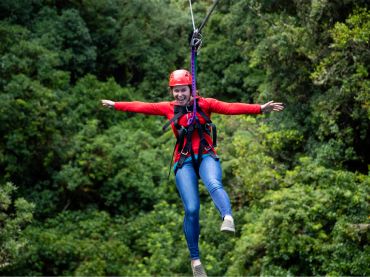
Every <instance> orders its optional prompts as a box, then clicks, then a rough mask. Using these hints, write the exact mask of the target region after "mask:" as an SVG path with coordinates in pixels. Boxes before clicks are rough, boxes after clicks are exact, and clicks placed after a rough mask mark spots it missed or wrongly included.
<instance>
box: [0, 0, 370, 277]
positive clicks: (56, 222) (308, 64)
mask: <svg viewBox="0 0 370 277" xmlns="http://www.w3.org/2000/svg"><path fill="white" fill-rule="evenodd" d="M211 4H212V1H210V0H200V1H195V3H194V4H193V9H194V16H195V19H196V22H197V24H199V23H200V21H201V19H202V18H203V16H204V15H205V14H206V12H207V8H209V7H210V5H211ZM191 28H192V25H191V20H190V14H189V12H188V1H182V0H139V1H121V0H109V1H101V0H88V1H76V0H68V1H58V0H52V1H50V0H48V1H46V0H34V1H23V0H2V1H1V2H0V103H1V105H0V134H1V136H0V228H1V229H0V273H1V274H3V275H95V276H103V275H128V276H145V275H146V276H148V275H156V276H165V275H166V276H169V275H185V274H190V266H189V258H188V251H187V248H186V243H185V239H184V237H183V234H182V216H183V209H182V204H181V201H180V199H179V197H178V194H177V191H176V187H175V185H174V179H173V176H171V177H170V178H168V170H169V163H170V159H171V154H172V147H173V143H174V140H173V137H172V134H170V133H162V132H161V126H162V125H163V124H164V122H165V120H164V119H163V118H159V117H148V116H144V115H137V114H136V115H134V114H130V113H119V112H114V111H113V110H108V109H105V108H103V107H101V105H100V99H112V100H115V101H120V100H126V101H130V100H145V101H162V100H163V99H165V100H168V99H170V96H169V95H168V91H167V87H166V83H167V76H168V73H169V72H170V71H172V70H174V69H176V68H180V67H183V68H188V67H189V66H188V65H189V49H188V45H187V39H188V34H189V32H190V31H191ZM203 35H204V40H203V46H202V48H201V49H200V52H199V56H198V63H199V64H198V77H199V78H198V86H199V88H200V92H201V94H202V95H203V96H207V97H215V98H218V99H221V100H225V101H229V102H232V101H243V102H249V103H264V102H266V101H268V100H275V101H282V102H284V103H285V104H286V109H285V111H284V112H283V113H273V114H269V115H260V116H232V117H231V116H230V117H226V116H220V115H214V116H213V119H214V121H215V122H216V123H217V126H218V130H220V133H219V145H220V146H219V148H218V152H219V154H220V155H221V157H222V165H223V173H224V185H225V188H226V190H227V191H228V193H229V195H230V198H231V201H232V205H233V208H234V215H235V220H236V223H237V233H236V235H235V236H234V237H226V236H225V235H223V234H221V233H220V232H219V224H220V219H219V216H218V214H217V212H216V210H215V208H214V206H213V204H212V203H211V200H210V197H209V195H208V193H207V192H206V190H205V188H204V187H203V186H202V185H201V187H200V193H201V198H202V208H201V226H202V230H201V243H200V248H201V253H202V260H203V263H204V265H205V267H206V270H207V272H208V274H209V275H232V276H241V275H243V276H245V275H274V276H275V275H276V276H277V275H285V276H286V275H356V276H361V275H362V276H366V275H370V270H369V266H368V265H369V264H370V247H369V244H368V243H369V234H370V231H369V230H370V222H369V220H370V218H369V215H370V209H369V200H370V199H369V195H370V175H369V164H370V155H369V150H368V149H370V78H369V71H370V3H369V2H368V1H367V0H359V1H354V0H345V1H344V0H343V1H342V0H336V1H325V0H310V1H298V0H295V1H285V0H282V1H275V0H233V1H220V2H219V4H218V6H217V8H216V10H215V12H214V14H213V15H212V17H211V18H210V20H209V22H208V23H207V25H206V27H205V28H204V30H203Z"/></svg>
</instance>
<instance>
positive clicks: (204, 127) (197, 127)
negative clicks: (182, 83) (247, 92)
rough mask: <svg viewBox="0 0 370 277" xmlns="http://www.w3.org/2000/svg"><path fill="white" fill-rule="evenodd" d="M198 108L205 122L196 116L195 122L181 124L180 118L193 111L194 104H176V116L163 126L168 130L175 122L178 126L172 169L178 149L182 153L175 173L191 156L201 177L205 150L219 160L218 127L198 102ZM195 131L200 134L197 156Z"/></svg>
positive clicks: (175, 125) (176, 126)
mask: <svg viewBox="0 0 370 277" xmlns="http://www.w3.org/2000/svg"><path fill="white" fill-rule="evenodd" d="M196 105H197V106H196V110H197V112H198V114H199V115H200V116H201V117H202V118H203V119H204V120H205V121H206V123H205V124H201V123H200V121H199V118H198V117H196V118H195V122H194V123H193V124H191V125H188V126H187V127H184V126H181V125H180V124H179V123H178V120H179V119H180V117H181V116H183V115H185V114H188V113H191V112H192V106H191V105H189V106H175V110H174V117H172V118H171V119H170V120H169V121H168V122H167V123H166V124H165V125H164V126H163V127H162V129H163V131H165V130H167V128H168V127H169V126H170V125H171V124H172V123H173V125H174V127H175V128H176V130H177V132H178V135H177V140H176V144H175V147H174V149H173V153H172V159H171V164H170V171H169V175H170V173H171V167H172V161H173V157H174V155H175V152H176V149H177V151H178V153H180V158H179V160H178V162H177V163H176V167H175V175H176V172H177V170H178V169H179V168H181V167H182V166H183V164H184V162H185V160H186V159H187V158H188V157H189V154H190V156H191V161H192V163H193V167H194V169H195V171H196V173H197V176H198V178H199V166H200V164H201V162H202V156H203V151H204V150H205V151H206V152H207V154H208V155H210V156H211V157H212V158H214V159H215V160H218V156H217V155H216V154H215V152H214V148H215V147H216V146H217V129H216V125H215V124H213V123H212V121H211V119H210V118H209V117H208V116H207V115H206V113H205V112H204V111H203V110H202V109H201V108H200V107H199V105H198V103H197V104H196ZM194 131H197V132H198V136H199V150H198V156H197V157H195V154H194V150H193V147H192V136H193V133H194ZM204 133H206V134H207V135H209V136H211V137H212V143H211V144H210V143H208V141H207V140H206V139H205V137H204Z"/></svg>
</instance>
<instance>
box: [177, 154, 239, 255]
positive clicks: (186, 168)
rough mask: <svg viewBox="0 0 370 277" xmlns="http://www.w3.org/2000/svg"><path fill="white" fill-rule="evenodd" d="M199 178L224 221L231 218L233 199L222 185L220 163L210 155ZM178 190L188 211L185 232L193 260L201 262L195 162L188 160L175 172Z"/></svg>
mask: <svg viewBox="0 0 370 277" xmlns="http://www.w3.org/2000/svg"><path fill="white" fill-rule="evenodd" d="M199 175H200V178H201V179H202V181H203V183H204V184H205V186H206V188H207V190H208V192H209V193H210V195H211V198H212V200H213V203H214V204H215V206H216V208H217V210H218V211H219V213H220V215H221V217H222V218H224V216H225V215H231V214H232V213H231V205H230V199H229V196H228V195H227V193H226V191H225V190H224V188H223V186H222V169H221V165H220V161H216V160H215V159H213V158H212V157H211V156H209V155H207V156H205V157H204V158H203V161H202V163H201V165H200V168H199ZM176 187H177V190H178V191H179V194H180V196H181V200H182V203H183V205H184V209H185V217H184V225H183V230H184V234H185V238H186V242H187V244H188V248H189V251H190V257H191V259H192V260H196V259H199V246H198V241H199V233H200V226H199V209H200V201H199V189H198V178H197V174H196V172H195V170H194V167H193V164H192V161H191V160H189V161H186V162H185V163H184V164H183V166H182V168H179V169H178V170H177V173H176Z"/></svg>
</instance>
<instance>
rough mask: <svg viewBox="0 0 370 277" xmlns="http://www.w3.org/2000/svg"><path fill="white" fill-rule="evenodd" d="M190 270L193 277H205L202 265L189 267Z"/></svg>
mask: <svg viewBox="0 0 370 277" xmlns="http://www.w3.org/2000/svg"><path fill="white" fill-rule="evenodd" d="M191 269H192V270H193V276H194V277H207V273H206V271H205V270H204V268H203V265H202V264H200V265H196V266H193V265H191Z"/></svg>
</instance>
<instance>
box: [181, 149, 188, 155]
mask: <svg viewBox="0 0 370 277" xmlns="http://www.w3.org/2000/svg"><path fill="white" fill-rule="evenodd" d="M180 154H181V155H184V156H187V155H188V154H189V150H188V151H186V153H185V152H184V149H182V150H181V152H180Z"/></svg>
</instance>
